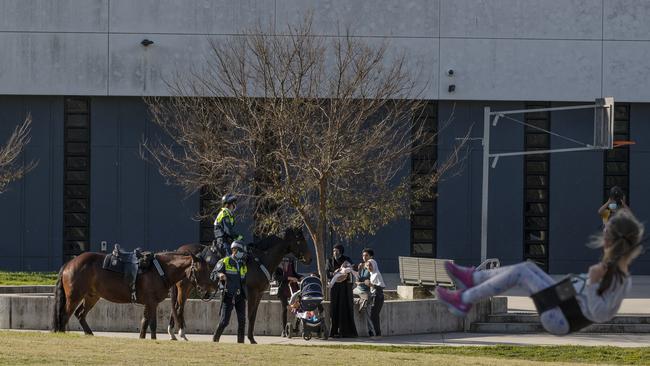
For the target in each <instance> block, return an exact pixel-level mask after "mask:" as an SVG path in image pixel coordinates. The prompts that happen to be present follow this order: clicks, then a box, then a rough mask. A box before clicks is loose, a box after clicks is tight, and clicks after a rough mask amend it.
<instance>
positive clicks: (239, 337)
mask: <svg viewBox="0 0 650 366" xmlns="http://www.w3.org/2000/svg"><path fill="white" fill-rule="evenodd" d="M237 343H244V327H238V328H237Z"/></svg>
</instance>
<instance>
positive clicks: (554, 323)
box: [436, 209, 644, 335]
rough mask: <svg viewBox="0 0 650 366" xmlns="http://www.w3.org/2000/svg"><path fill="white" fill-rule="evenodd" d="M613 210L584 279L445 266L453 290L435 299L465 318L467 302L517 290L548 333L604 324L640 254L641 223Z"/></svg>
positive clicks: (521, 268) (529, 269) (532, 268)
mask: <svg viewBox="0 0 650 366" xmlns="http://www.w3.org/2000/svg"><path fill="white" fill-rule="evenodd" d="M618 211H619V212H617V213H616V214H615V215H614V216H613V217H612V218H610V220H609V221H608V222H607V224H606V226H605V230H604V231H603V233H601V234H599V235H598V236H596V237H594V239H593V240H592V242H591V243H590V244H589V246H590V247H592V248H601V247H602V250H603V254H602V260H601V261H600V262H599V263H596V264H594V265H592V266H591V267H589V273H588V274H586V275H581V276H577V277H575V278H574V279H573V281H571V279H565V280H563V281H560V282H556V281H555V280H553V279H552V278H551V277H550V276H549V275H548V274H546V273H545V272H544V271H542V270H541V269H540V268H539V267H537V265H535V264H534V263H532V262H523V263H519V264H515V265H512V266H504V267H501V268H496V269H492V270H485V271H475V270H474V269H473V268H468V267H461V266H457V265H455V264H453V263H451V262H448V263H446V266H445V267H446V269H447V273H449V275H450V277H451V278H452V279H453V280H454V283H455V284H456V287H457V288H458V289H459V290H456V291H451V290H446V289H444V288H441V287H438V288H437V289H436V293H437V297H438V299H439V300H440V301H442V302H443V303H445V304H446V305H447V307H448V308H449V311H450V312H451V313H453V314H454V315H457V316H465V315H467V313H468V312H469V311H470V309H471V308H472V304H473V303H476V302H478V301H479V300H482V299H486V298H489V297H491V296H495V295H499V294H501V293H503V292H505V291H506V290H508V289H510V288H512V287H515V286H520V287H521V288H523V289H526V290H527V291H528V293H529V295H530V296H531V297H532V298H533V301H534V303H535V307H536V308H537V311H538V312H539V315H540V321H541V323H542V326H543V327H544V329H546V331H547V332H549V333H551V334H555V335H565V334H568V333H570V332H574V331H577V330H580V329H582V328H584V327H585V326H587V325H589V324H591V323H602V322H606V321H608V320H610V319H611V318H613V317H614V316H615V315H616V312H617V311H618V309H619V307H620V306H621V302H622V301H623V299H624V298H625V296H626V294H627V292H628V291H629V289H630V287H631V278H630V273H629V271H628V267H629V265H630V263H631V262H632V261H633V260H634V259H635V258H636V257H638V256H639V255H640V254H641V251H642V247H641V238H642V237H643V230H644V227H643V224H641V223H640V222H639V221H638V220H637V219H636V218H635V217H634V215H633V214H632V212H630V210H627V209H621V210H618ZM576 279H577V281H576ZM572 282H573V283H572Z"/></svg>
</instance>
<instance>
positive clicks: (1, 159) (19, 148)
mask: <svg viewBox="0 0 650 366" xmlns="http://www.w3.org/2000/svg"><path fill="white" fill-rule="evenodd" d="M31 124H32V117H31V116H30V115H28V116H27V118H26V119H25V121H24V122H23V123H22V124H21V125H19V126H16V128H15V129H14V132H13V133H12V134H11V136H10V137H9V139H8V140H7V143H6V144H5V145H4V146H0V194H1V193H4V192H5V191H6V190H7V186H8V185H9V183H11V182H13V181H14V180H18V179H20V178H22V177H23V176H24V175H25V174H27V173H28V172H29V171H30V170H32V169H34V168H35V167H36V165H37V164H38V163H37V162H36V161H34V160H32V161H30V162H29V163H27V164H24V163H23V162H22V161H20V159H18V158H19V156H20V154H21V153H22V152H23V151H24V150H25V146H27V144H29V141H30V140H31V138H30V137H29V133H30V131H31Z"/></svg>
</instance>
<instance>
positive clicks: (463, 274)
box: [445, 262, 474, 290]
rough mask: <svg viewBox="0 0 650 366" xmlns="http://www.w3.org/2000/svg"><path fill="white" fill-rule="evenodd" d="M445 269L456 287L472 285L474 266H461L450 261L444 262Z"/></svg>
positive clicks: (463, 287)
mask: <svg viewBox="0 0 650 366" xmlns="http://www.w3.org/2000/svg"><path fill="white" fill-rule="evenodd" d="M445 270H447V274H448V275H449V277H451V279H452V280H453V281H454V284H455V285H456V288H458V289H460V290H464V289H466V288H470V287H474V277H473V274H474V267H461V266H458V265H456V264H453V263H452V262H445Z"/></svg>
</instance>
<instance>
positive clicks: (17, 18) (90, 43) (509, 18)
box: [0, 0, 650, 102]
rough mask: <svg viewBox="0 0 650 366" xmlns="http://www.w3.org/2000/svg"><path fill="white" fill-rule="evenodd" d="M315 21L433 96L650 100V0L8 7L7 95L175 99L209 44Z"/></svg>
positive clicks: (301, 0)
mask: <svg viewBox="0 0 650 366" xmlns="http://www.w3.org/2000/svg"><path fill="white" fill-rule="evenodd" d="M308 13H311V14H312V15H313V29H314V33H316V34H317V35H322V36H328V37H336V36H339V35H342V34H345V33H346V32H348V31H349V32H350V33H351V34H352V35H354V36H355V37H360V38H367V40H368V41H369V42H371V43H374V42H379V41H387V42H388V43H389V46H390V47H391V53H393V54H398V53H405V54H406V55H407V57H408V59H409V65H411V67H412V68H413V71H414V72H415V73H416V74H417V75H418V77H420V79H421V80H420V81H421V85H423V86H425V92H424V95H422V97H425V98H430V99H454V100H462V99H466V100H554V101H561V100H566V101H587V100H593V99H594V98H597V97H600V96H604V95H613V96H614V97H615V99H616V100H619V101H629V102H650V66H648V65H650V62H649V61H648V60H650V21H648V19H650V1H649V0H544V1H540V0H355V1H349V0H137V1H133V0H56V1H52V0H0V49H1V50H2V52H0V94H54V95H167V94H168V91H167V88H166V85H165V80H169V79H170V78H171V77H172V75H173V73H174V72H175V71H181V72H182V71H184V70H187V69H188V68H189V67H191V66H194V67H200V66H201V65H202V64H203V62H204V56H205V53H206V50H207V49H208V46H209V45H208V39H221V38H224V37H227V36H229V35H233V34H239V33H241V32H242V30H245V29H250V28H252V27H255V26H256V25H258V24H259V25H261V26H262V27H263V29H268V31H269V32H274V33H275V34H282V33H284V32H285V31H286V27H287V24H296V23H298V22H300V21H302V20H303V19H304V17H305V16H306V14H308ZM145 38H147V39H150V40H152V41H154V42H155V43H154V44H153V45H151V46H149V47H143V46H142V45H141V44H140V42H141V41H142V40H143V39H145ZM449 69H453V70H454V76H453V77H449V76H447V70H449ZM450 84H453V85H455V91H454V92H452V93H450V92H449V91H448V88H449V85H450Z"/></svg>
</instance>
